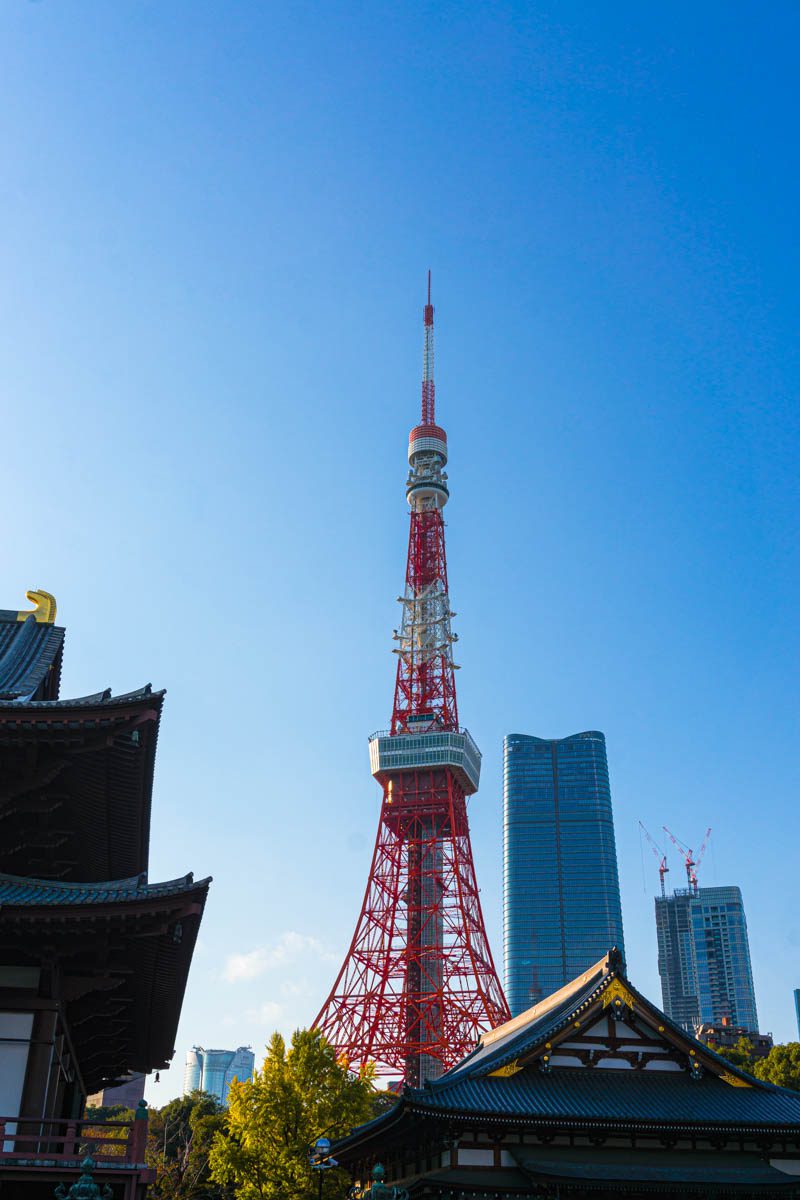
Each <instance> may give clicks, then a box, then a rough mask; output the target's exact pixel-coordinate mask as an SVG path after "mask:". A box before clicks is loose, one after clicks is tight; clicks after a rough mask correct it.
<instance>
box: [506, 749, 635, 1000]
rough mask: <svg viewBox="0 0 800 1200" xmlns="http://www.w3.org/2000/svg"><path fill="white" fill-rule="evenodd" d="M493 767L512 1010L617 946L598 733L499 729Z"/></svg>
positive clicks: (612, 852)
mask: <svg viewBox="0 0 800 1200" xmlns="http://www.w3.org/2000/svg"><path fill="white" fill-rule="evenodd" d="M503 769H504V777H503V948H504V957H505V988H506V997H507V999H508V1003H509V1007H510V1009H511V1012H512V1014H514V1015H515V1016H516V1015H517V1014H518V1013H520V1012H523V1011H524V1010H525V1009H527V1008H530V1006H531V1005H532V1004H535V1003H536V1002H537V1001H538V1000H541V999H542V998H543V997H545V996H549V995H551V993H553V992H555V991H557V990H558V989H559V988H561V987H563V986H564V985H565V984H567V983H569V982H570V980H572V979H574V978H575V977H576V976H578V975H580V974H581V972H583V971H585V970H587V969H588V968H589V967H590V966H591V965H592V963H595V962H597V961H598V959H600V958H602V957H603V955H605V954H607V953H608V951H609V950H610V949H612V947H615V946H616V947H617V948H618V949H619V950H620V952H621V953H622V954H623V955H624V944H623V934H622V906H621V903H620V894H619V876H618V872H617V850H616V843H615V840H614V818H613V814H612V811H611V789H610V786H609V780H608V761H607V758H606V743H605V738H604V736H603V734H602V733H599V732H597V731H596V730H590V731H588V732H585V733H576V734H573V735H572V736H570V737H565V738H558V739H555V740H548V739H546V738H539V737H532V736H529V735H526V734H516V733H515V734H509V735H508V736H507V737H506V738H505V740H504V743H503Z"/></svg>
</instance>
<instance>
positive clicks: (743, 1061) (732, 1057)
mask: <svg viewBox="0 0 800 1200" xmlns="http://www.w3.org/2000/svg"><path fill="white" fill-rule="evenodd" d="M708 1046H709V1049H710V1050H715V1051H716V1053H717V1054H719V1055H720V1056H721V1057H722V1058H727V1060H728V1062H729V1063H733V1065H734V1067H738V1068H739V1070H740V1071H747V1072H748V1073H749V1074H750V1075H752V1074H754V1071H755V1065H756V1056H755V1054H754V1053H753V1043H752V1042H751V1041H750V1039H749V1038H746V1037H740V1038H739V1040H738V1041H737V1042H736V1044H735V1045H734V1046H726V1047H722V1046H715V1045H714V1043H713V1042H709V1043H708Z"/></svg>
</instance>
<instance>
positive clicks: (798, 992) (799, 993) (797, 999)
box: [794, 988, 800, 1037]
mask: <svg viewBox="0 0 800 1200" xmlns="http://www.w3.org/2000/svg"><path fill="white" fill-rule="evenodd" d="M794 1011H795V1016H796V1017H797V1036H798V1037H800V988H795V989H794Z"/></svg>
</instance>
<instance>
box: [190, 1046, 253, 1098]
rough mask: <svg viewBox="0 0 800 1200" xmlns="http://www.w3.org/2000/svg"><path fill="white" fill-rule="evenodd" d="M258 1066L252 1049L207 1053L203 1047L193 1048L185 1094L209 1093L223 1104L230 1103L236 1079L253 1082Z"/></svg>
mask: <svg viewBox="0 0 800 1200" xmlns="http://www.w3.org/2000/svg"><path fill="white" fill-rule="evenodd" d="M255 1063H256V1059H255V1055H254V1054H253V1051H252V1048H251V1047H250V1046H239V1047H238V1049H236V1050H205V1049H204V1048H203V1047H202V1046H192V1048H191V1050H187V1051H186V1066H185V1068H184V1073H183V1094H184V1096H188V1095H189V1093H190V1092H208V1093H209V1095H211V1096H216V1097H217V1099H218V1100H219V1102H220V1103H221V1104H227V1102H228V1091H229V1089H230V1086H231V1084H232V1083H233V1081H234V1079H238V1080H239V1081H240V1082H243V1081H244V1080H246V1079H252V1078H253V1069H254V1068H255Z"/></svg>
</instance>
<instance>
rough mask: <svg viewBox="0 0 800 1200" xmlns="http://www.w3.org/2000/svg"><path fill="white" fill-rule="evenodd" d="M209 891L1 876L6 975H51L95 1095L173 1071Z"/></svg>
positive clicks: (189, 883) (0, 952)
mask: <svg viewBox="0 0 800 1200" xmlns="http://www.w3.org/2000/svg"><path fill="white" fill-rule="evenodd" d="M210 882H211V880H210V879H201V880H199V881H197V882H195V881H194V880H193V878H192V876H191V875H186V876H184V877H183V878H181V879H175V880H171V881H168V882H165V883H155V884H148V883H147V881H146V879H145V878H144V877H143V876H137V877H135V878H131V879H121V880H113V881H106V882H103V883H94V884H85V883H81V884H63V883H53V882H52V881H48V880H36V879H24V878H19V877H13V876H8V875H0V965H6V964H7V965H14V966H20V965H25V964H30V965H32V966H35V967H42V966H43V965H44V969H45V970H47V971H50V972H52V973H53V977H54V980H55V981H57V983H55V982H54V983H52V984H51V985H49V986H50V987H56V993H55V994H57V995H58V996H59V1002H60V1003H62V1004H63V1006H64V1009H65V1016H66V1021H67V1026H68V1028H69V1030H70V1036H71V1038H72V1042H73V1045H74V1049H75V1060H76V1063H77V1064H78V1067H79V1069H80V1072H81V1075H82V1078H83V1082H84V1085H85V1087H86V1089H87V1090H88V1091H89V1092H92V1091H96V1090H98V1088H100V1087H102V1086H104V1085H106V1084H108V1083H111V1082H113V1081H115V1080H116V1079H118V1078H119V1077H121V1076H122V1075H124V1074H125V1073H126V1072H128V1071H151V1070H154V1069H159V1068H163V1067H166V1066H167V1065H168V1064H169V1061H170V1059H171V1058H172V1056H173V1054H174V1046H175V1035H176V1032H177V1026H178V1018H179V1016H180V1011H181V1006H182V1003H183V994H184V990H185V987H186V980H187V976H188V972H189V967H190V964H191V960H192V953H193V950H194V945H195V941H196V938H197V931H198V929H199V925H200V920H201V917H202V913H203V907H204V905H205V901H206V896H207V893H208V887H209V884H210ZM48 994H49V993H48Z"/></svg>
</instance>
